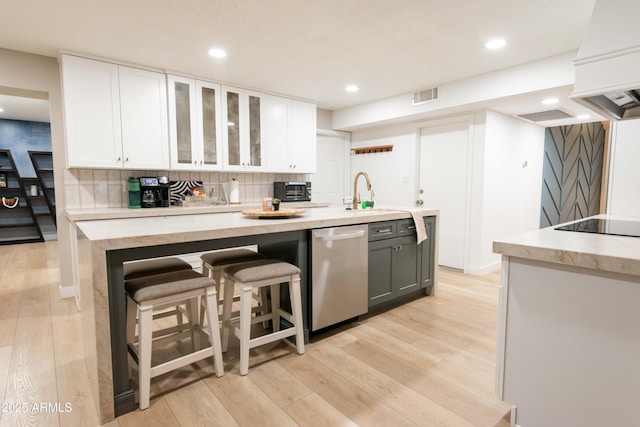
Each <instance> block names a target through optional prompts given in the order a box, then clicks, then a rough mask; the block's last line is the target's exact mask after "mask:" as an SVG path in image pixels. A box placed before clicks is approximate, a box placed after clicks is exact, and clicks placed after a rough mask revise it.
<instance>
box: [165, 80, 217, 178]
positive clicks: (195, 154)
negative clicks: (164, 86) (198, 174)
mask: <svg viewBox="0 0 640 427" xmlns="http://www.w3.org/2000/svg"><path fill="white" fill-rule="evenodd" d="M168 85H169V130H170V138H169V140H170V146H171V168H172V169H183V170H220V169H222V162H221V157H222V156H221V151H222V150H221V149H220V148H221V143H222V138H221V135H220V134H221V131H220V116H219V115H220V85H217V84H214V83H207V82H202V81H197V80H194V79H189V78H185V77H180V76H171V75H170V76H168Z"/></svg>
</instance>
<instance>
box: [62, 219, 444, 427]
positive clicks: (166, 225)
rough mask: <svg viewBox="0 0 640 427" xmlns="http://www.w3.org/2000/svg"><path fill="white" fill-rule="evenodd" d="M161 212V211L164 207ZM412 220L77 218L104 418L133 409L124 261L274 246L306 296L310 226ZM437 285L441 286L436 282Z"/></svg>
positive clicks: (88, 328)
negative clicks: (293, 267) (296, 273)
mask: <svg viewBox="0 0 640 427" xmlns="http://www.w3.org/2000/svg"><path fill="white" fill-rule="evenodd" d="M155 211H156V215H160V214H161V212H160V211H162V209H158V210H155ZM419 213H420V215H421V216H433V217H435V218H436V219H437V215H438V211H437V210H436V209H420V210H419ZM407 218H411V213H410V212H409V211H408V210H403V209H396V208H390V209H386V208H385V209H383V208H375V209H368V210H366V211H346V210H344V209H343V208H331V207H325V208H313V209H307V210H306V211H305V213H304V215H301V216H297V217H292V218H289V219H258V218H251V217H246V216H244V215H242V214H241V213H240V212H226V213H194V214H190V215H168V216H154V217H153V218H149V217H142V218H140V217H134V218H108V219H87V220H77V217H76V218H72V219H73V220H75V225H76V231H77V247H78V265H79V272H80V286H81V289H80V292H81V295H82V312H83V324H84V326H85V327H84V328H83V335H84V336H83V339H84V347H85V357H86V365H87V370H88V372H89V379H90V382H91V385H92V391H93V394H94V396H95V399H96V407H97V408H98V410H99V413H100V419H101V421H102V422H108V421H109V420H112V419H113V418H114V417H115V416H118V415H121V414H123V413H125V412H127V411H129V410H132V409H134V408H135V402H134V397H133V392H132V390H131V388H130V386H129V379H128V372H127V368H126V367H127V351H126V342H125V341H126V335H125V323H124V319H125V302H124V291H123V289H124V284H123V277H122V266H123V263H124V262H126V261H133V260H140V259H146V258H153V257H160V256H170V255H180V254H188V253H197V252H204V251H209V250H216V249H224V248H229V247H237V246H246V245H258V247H259V248H260V249H261V252H262V248H263V247H264V248H265V249H266V251H267V253H268V252H269V251H275V253H277V254H278V256H280V257H284V259H285V260H287V261H290V262H293V263H295V264H296V265H298V266H299V267H300V268H301V270H302V274H301V283H302V284H303V289H302V294H303V295H302V297H303V299H306V298H307V295H308V286H309V284H308V265H307V264H308V256H307V252H308V232H309V230H311V229H316V228H325V227H336V226H344V225H353V224H367V223H372V222H381V221H393V220H400V219H407ZM436 229H437V225H436ZM430 244H431V245H433V244H434V242H430ZM432 256H433V255H432ZM433 283H434V288H433V289H435V284H436V283H437V281H436V280H433ZM433 289H432V290H431V292H433ZM303 305H304V304H303ZM305 326H306V325H305ZM305 329H307V328H306V327H305Z"/></svg>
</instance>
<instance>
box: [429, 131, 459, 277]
mask: <svg viewBox="0 0 640 427" xmlns="http://www.w3.org/2000/svg"><path fill="white" fill-rule="evenodd" d="M468 153H469V122H468V121H467V120H464V121H459V122H458V121H457V122H454V123H443V124H439V125H435V126H429V127H424V128H421V129H420V177H419V183H418V189H419V191H420V192H421V194H419V196H418V197H419V199H421V200H423V202H424V203H423V206H425V207H430V208H437V209H440V228H439V233H440V237H439V239H438V242H439V251H438V257H439V262H438V263H439V264H440V265H443V266H446V267H452V268H457V269H461V270H464V247H465V237H466V236H465V229H466V211H467V209H466V205H467V169H468V158H469V157H468V156H469V154H468Z"/></svg>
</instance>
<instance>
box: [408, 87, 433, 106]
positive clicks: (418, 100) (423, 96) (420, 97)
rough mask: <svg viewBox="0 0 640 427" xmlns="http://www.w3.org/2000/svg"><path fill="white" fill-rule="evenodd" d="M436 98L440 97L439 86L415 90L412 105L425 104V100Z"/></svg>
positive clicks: (429, 100)
mask: <svg viewBox="0 0 640 427" xmlns="http://www.w3.org/2000/svg"><path fill="white" fill-rule="evenodd" d="M436 99H438V88H437V87H432V88H431V89H425V90H421V91H420V92H414V93H413V99H412V102H411V105H413V106H416V105H420V104H424V103H425V102H431V101H435V100H436Z"/></svg>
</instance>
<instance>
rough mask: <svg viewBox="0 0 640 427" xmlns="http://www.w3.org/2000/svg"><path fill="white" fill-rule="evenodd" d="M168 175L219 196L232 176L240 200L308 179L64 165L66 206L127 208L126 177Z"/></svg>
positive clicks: (251, 199)
mask: <svg viewBox="0 0 640 427" xmlns="http://www.w3.org/2000/svg"><path fill="white" fill-rule="evenodd" d="M131 176H133V177H140V176H168V177H169V179H170V180H171V181H202V183H203V185H204V188H205V190H206V191H207V192H209V190H211V188H213V189H214V191H215V194H216V197H218V198H220V197H222V183H224V182H229V181H231V180H232V178H235V179H236V180H237V181H238V182H239V183H240V202H241V203H255V202H259V201H260V200H262V198H263V197H271V196H273V183H274V181H310V180H311V179H310V175H307V174H272V173H235V172H182V171H172V172H167V171H131V170H104V169H67V170H65V171H64V187H65V189H64V190H65V198H66V203H65V208H66V209H91V208H126V207H127V203H128V194H127V180H128V179H129V177H131Z"/></svg>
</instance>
